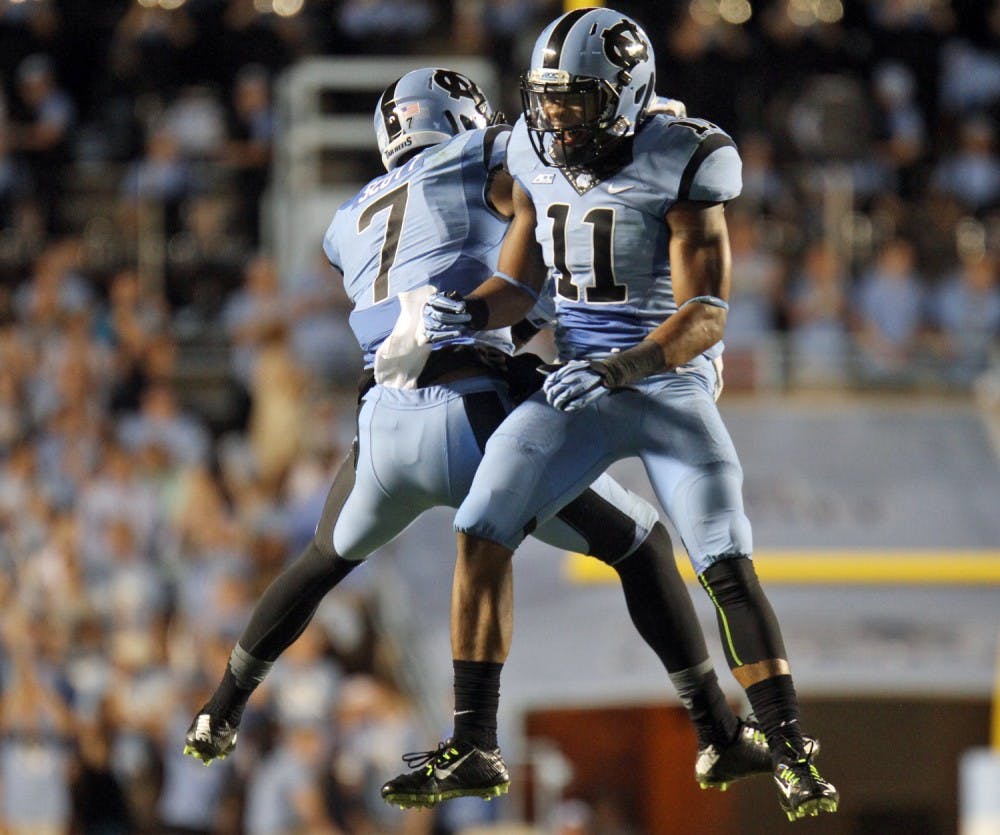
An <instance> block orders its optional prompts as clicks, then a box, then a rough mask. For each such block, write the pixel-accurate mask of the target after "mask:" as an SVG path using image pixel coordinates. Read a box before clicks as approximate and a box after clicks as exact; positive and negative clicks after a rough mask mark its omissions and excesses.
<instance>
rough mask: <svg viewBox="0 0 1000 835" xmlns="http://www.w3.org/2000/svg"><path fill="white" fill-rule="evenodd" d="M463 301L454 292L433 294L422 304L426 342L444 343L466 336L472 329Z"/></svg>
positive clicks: (470, 315) (470, 318)
mask: <svg viewBox="0 0 1000 835" xmlns="http://www.w3.org/2000/svg"><path fill="white" fill-rule="evenodd" d="M471 323H472V314H471V313H469V311H468V310H467V309H466V304H465V299H463V298H462V297H461V296H459V295H458V293H456V292H455V291H454V290H449V291H448V292H447V293H435V294H434V295H433V296H431V297H430V298H429V299H428V300H427V301H426V302H425V303H424V332H425V333H426V334H427V341H428V342H432V343H433V342H444V341H445V340H446V339H455V338H456V337H459V336H466V335H468V334H469V333H470V332H471V331H473V330H474V328H473V327H472V326H471Z"/></svg>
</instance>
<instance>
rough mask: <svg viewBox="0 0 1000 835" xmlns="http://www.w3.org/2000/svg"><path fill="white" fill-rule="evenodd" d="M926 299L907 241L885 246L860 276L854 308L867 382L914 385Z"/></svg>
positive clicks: (897, 240)
mask: <svg viewBox="0 0 1000 835" xmlns="http://www.w3.org/2000/svg"><path fill="white" fill-rule="evenodd" d="M923 294H924V290H923V278H922V276H920V275H919V274H918V272H917V267H916V251H915V250H914V247H913V245H912V244H911V243H910V242H909V241H907V240H905V239H903V238H895V239H893V240H890V241H888V242H887V243H885V244H883V246H882V248H881V249H880V250H879V252H878V255H877V256H876V258H875V262H874V263H873V264H872V266H871V268H869V269H868V270H867V271H866V272H865V273H864V274H863V275H862V276H861V280H860V282H859V284H858V287H857V289H856V292H855V294H854V300H853V303H852V305H851V313H852V318H853V322H854V332H855V339H856V340H857V343H858V348H859V356H858V361H859V364H860V371H861V374H862V376H863V378H864V379H865V380H866V381H867V382H871V383H876V384H889V385H894V384H896V385H907V384H910V383H912V382H914V380H915V379H916V376H915V375H916V371H917V369H916V361H917V358H918V357H917V348H918V344H919V339H920V335H921V327H922V325H923V314H924V295H923Z"/></svg>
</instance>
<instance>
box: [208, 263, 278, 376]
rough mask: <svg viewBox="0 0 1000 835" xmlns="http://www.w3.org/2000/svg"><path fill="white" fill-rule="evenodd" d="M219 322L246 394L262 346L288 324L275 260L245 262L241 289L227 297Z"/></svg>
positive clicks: (236, 373)
mask: <svg viewBox="0 0 1000 835" xmlns="http://www.w3.org/2000/svg"><path fill="white" fill-rule="evenodd" d="M222 321H223V325H224V327H225V329H226V334H227V335H228V337H229V339H230V341H231V342H232V345H233V352H232V353H233V372H234V374H235V376H236V379H237V380H239V381H240V382H241V383H242V384H243V386H245V387H246V389H247V390H248V391H249V390H250V389H251V388H252V387H253V375H254V367H255V365H256V362H257V359H258V357H259V354H260V350H261V346H262V345H263V344H264V341H265V340H266V339H267V338H268V337H269V336H271V335H273V334H274V333H275V332H276V331H279V330H281V329H282V328H284V327H285V325H286V323H287V314H286V312H285V305H284V303H283V301H282V298H281V283H280V277H279V275H278V267H277V264H275V262H274V259H272V258H271V257H270V256H268V255H265V254H263V253H260V254H257V255H255V256H254V257H252V258H251V259H250V260H249V261H247V263H246V266H245V268H244V270H243V286H242V287H241V288H239V289H238V290H236V291H235V292H234V293H233V294H232V295H231V296H230V297H229V300H228V301H227V303H226V307H225V310H223V313H222Z"/></svg>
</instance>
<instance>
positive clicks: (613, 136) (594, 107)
mask: <svg viewBox="0 0 1000 835" xmlns="http://www.w3.org/2000/svg"><path fill="white" fill-rule="evenodd" d="M531 67H532V69H531V70H530V72H528V73H527V74H526V75H525V76H523V77H522V78H521V102H522V107H523V113H524V120H525V125H526V127H527V128H528V135H529V136H530V138H531V143H532V145H533V146H534V149H535V152H536V153H537V154H538V156H539V158H540V159H541V160H542V162H544V163H545V164H546V165H551V166H555V167H557V168H576V167H586V168H593V166H594V165H595V163H598V162H602V161H603V160H605V159H606V158H608V157H610V156H611V155H612V154H613V152H614V151H616V150H617V149H619V148H620V147H621V146H622V141H623V140H624V139H626V138H628V137H630V136H632V135H634V134H635V131H636V128H637V127H638V126H639V124H640V122H641V121H642V119H643V117H644V114H645V110H646V107H647V105H648V104H649V101H650V99H651V97H652V95H653V90H654V85H655V71H654V69H655V60H654V56H653V48H652V45H651V43H650V40H649V37H648V36H647V35H646V33H645V32H644V31H643V30H642V27H640V26H639V25H638V24H637V23H636V22H635V21H634V20H632V19H631V18H629V17H626V16H625V15H623V14H621V13H620V12H615V11H613V10H611V9H606V8H593V9H577V10H575V11H570V12H567V13H566V14H564V15H563V16H562V17H560V18H557V19H556V20H555V21H553V22H552V23H550V24H549V25H548V27H546V29H545V30H544V31H543V32H542V34H541V35H540V36H539V37H538V39H537V40H536V41H535V46H534V49H533V51H532V55H531Z"/></svg>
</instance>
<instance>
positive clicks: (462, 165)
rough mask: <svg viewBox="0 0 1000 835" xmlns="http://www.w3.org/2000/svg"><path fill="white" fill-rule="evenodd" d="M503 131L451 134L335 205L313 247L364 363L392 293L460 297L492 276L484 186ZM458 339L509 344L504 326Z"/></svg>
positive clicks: (395, 305)
mask: <svg viewBox="0 0 1000 835" xmlns="http://www.w3.org/2000/svg"><path fill="white" fill-rule="evenodd" d="M509 136H510V128H509V127H507V126H505V125H497V126H494V127H489V128H482V129H479V130H472V131H466V132H464V133H460V134H458V136H456V137H454V138H453V139H451V140H449V141H448V142H444V143H442V144H440V145H437V146H435V147H434V148H431V149H429V150H426V151H424V152H422V153H420V154H418V155H417V156H416V157H414V158H413V159H411V160H410V161H409V162H407V163H406V164H405V165H401V166H399V167H398V168H395V169H393V170H392V171H390V172H389V173H388V174H385V175H383V176H381V177H377V178H376V179H374V180H372V181H371V182H370V183H368V184H367V185H366V186H365V187H364V188H362V189H361V190H360V191H359V192H358V193H357V195H355V196H354V197H353V198H352V199H351V200H348V201H347V202H346V203H345V204H344V205H343V206H341V208H340V209H339V210H338V211H337V214H336V215H335V216H334V218H333V221H332V223H331V224H330V227H329V229H328V230H327V232H326V235H325V237H324V238H323V251H324V252H325V253H326V257H327V258H328V259H329V261H330V263H331V264H333V266H335V267H336V268H337V269H339V270H340V271H341V272H342V273H343V274H344V286H345V289H346V291H347V294H348V296H350V298H351V301H352V302H353V304H354V310H353V312H352V313H351V317H350V323H351V328H352V329H353V331H354V334H355V336H356V337H357V339H358V342H359V344H360V345H361V348H362V350H363V351H364V355H365V365H366V366H371V365H372V364H373V362H374V358H375V351H376V350H377V349H378V347H379V345H380V344H381V343H382V341H383V340H384V339H385V338H386V337H387V336H388V335H389V333H390V332H391V331H392V329H393V327H394V326H395V323H396V319H397V318H398V317H399V313H400V305H399V299H398V297H399V294H400V293H405V292H409V291H412V290H416V289H418V288H420V287H424V286H426V285H432V286H434V287H436V288H437V289H438V290H440V291H442V292H443V291H447V290H457V291H458V292H459V293H461V294H462V295H465V294H466V293H469V292H471V291H472V290H473V289H475V288H476V287H477V286H478V285H479V284H481V283H482V282H483V281H485V280H486V279H487V278H489V276H490V275H491V274H492V271H493V269H494V267H495V265H496V258H497V254H498V252H499V247H500V242H501V240H502V239H503V235H504V231H505V230H506V228H507V219H505V218H503V217H501V216H500V215H498V214H497V213H496V212H495V211H494V209H493V207H492V206H490V205H489V203H488V201H487V198H486V189H487V185H488V182H489V172H491V171H493V170H495V169H497V168H499V167H500V166H501V165H502V164H503V159H504V155H505V153H506V149H507V140H508V138H509ZM463 193H464V195H465V199H464V200H463V199H456V195H461V194H463ZM459 341H460V342H467V343H468V342H472V341H479V342H485V343H487V344H490V345H492V346H494V347H497V348H500V349H501V350H503V351H504V352H505V353H510V352H511V350H512V345H511V342H510V333H509V331H508V330H507V329H503V330H500V331H487V332H482V333H477V334H475V335H474V338H473V337H470V338H467V339H464V340H459Z"/></svg>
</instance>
